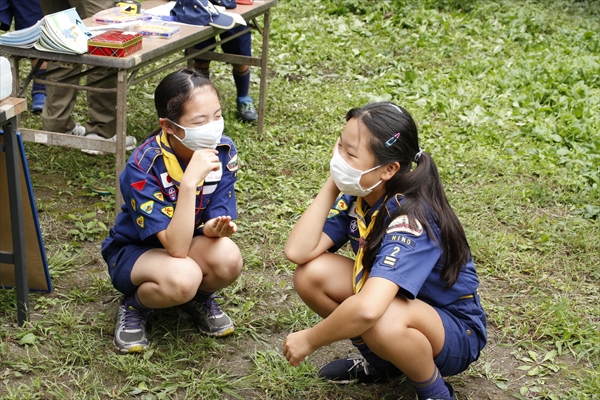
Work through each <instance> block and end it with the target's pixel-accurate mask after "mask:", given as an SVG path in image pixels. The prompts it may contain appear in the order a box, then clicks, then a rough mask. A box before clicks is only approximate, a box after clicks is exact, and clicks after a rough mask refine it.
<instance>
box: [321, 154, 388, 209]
mask: <svg viewBox="0 0 600 400" xmlns="http://www.w3.org/2000/svg"><path fill="white" fill-rule="evenodd" d="M379 167H381V165H378V166H376V167H373V168H371V169H369V170H367V171H364V172H363V171H361V170H358V169H355V168H352V167H351V166H350V165H348V163H347V162H346V160H344V158H343V157H342V156H341V155H340V153H339V152H338V148H337V145H336V146H335V150H334V152H333V157H332V158H331V162H330V163H329V172H330V173H331V177H332V178H333V181H334V182H335V185H336V186H337V187H338V189H340V191H341V192H342V193H345V194H348V195H350V196H358V197H365V196H367V195H368V194H369V193H371V191H372V190H373V189H375V187H377V185H379V184H380V183H381V181H379V182H377V183H376V184H374V185H373V186H371V187H370V188H368V189H363V188H362V186H360V178H362V176H363V175H364V174H366V173H368V172H371V171H373V170H375V169H377V168H379Z"/></svg>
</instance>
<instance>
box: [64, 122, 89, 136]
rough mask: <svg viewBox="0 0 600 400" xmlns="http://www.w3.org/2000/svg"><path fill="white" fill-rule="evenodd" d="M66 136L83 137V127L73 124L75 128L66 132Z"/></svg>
mask: <svg viewBox="0 0 600 400" xmlns="http://www.w3.org/2000/svg"><path fill="white" fill-rule="evenodd" d="M67 135H75V136H85V126H82V125H79V124H78V123H76V124H75V128H73V129H71V130H70V131H69V132H67Z"/></svg>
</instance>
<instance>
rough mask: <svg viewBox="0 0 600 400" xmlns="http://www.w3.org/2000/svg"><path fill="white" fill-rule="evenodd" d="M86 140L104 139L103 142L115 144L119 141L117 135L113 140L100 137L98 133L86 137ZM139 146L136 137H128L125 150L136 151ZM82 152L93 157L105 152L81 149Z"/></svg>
mask: <svg viewBox="0 0 600 400" xmlns="http://www.w3.org/2000/svg"><path fill="white" fill-rule="evenodd" d="M85 137H86V138H90V139H102V140H110V141H113V142H116V141H117V135H115V136H113V137H111V138H108V139H107V138H105V137H102V136H100V135H98V134H97V133H90V134H88V135H85ZM136 145H137V140H136V139H135V137H133V136H126V137H125V150H128V151H129V150H133V149H135V146H136ZM81 151H82V152H84V153H86V154H91V155H93V156H98V155H100V154H103V152H101V151H98V150H89V149H81Z"/></svg>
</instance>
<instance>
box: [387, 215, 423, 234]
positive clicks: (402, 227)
mask: <svg viewBox="0 0 600 400" xmlns="http://www.w3.org/2000/svg"><path fill="white" fill-rule="evenodd" d="M415 225H416V226H417V229H414V228H412V227H411V226H410V224H409V222H408V216H407V215H401V216H399V217H397V218H396V219H395V220H393V221H392V222H391V223H390V224H389V225H388V227H387V230H386V233H394V232H406V233H412V234H413V235H415V236H421V235H422V234H423V227H422V226H421V223H420V222H419V221H417V220H416V219H415Z"/></svg>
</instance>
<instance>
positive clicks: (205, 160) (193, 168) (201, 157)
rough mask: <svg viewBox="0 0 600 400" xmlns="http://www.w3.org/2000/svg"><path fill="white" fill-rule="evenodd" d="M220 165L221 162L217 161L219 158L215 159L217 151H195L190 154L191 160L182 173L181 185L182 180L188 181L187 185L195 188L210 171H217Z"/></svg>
mask: <svg viewBox="0 0 600 400" xmlns="http://www.w3.org/2000/svg"><path fill="white" fill-rule="evenodd" d="M220 165H221V162H220V161H219V157H217V150H215V149H202V150H196V151H194V154H192V158H191V159H190V162H189V163H188V165H187V167H186V169H185V172H184V173H183V178H182V179H181V180H182V183H183V181H184V180H188V179H189V180H190V181H189V182H188V183H190V184H191V185H193V187H196V186H198V185H199V184H200V182H202V181H203V180H204V179H205V178H206V176H207V175H208V174H209V173H210V171H217V170H218V169H219V167H220Z"/></svg>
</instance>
